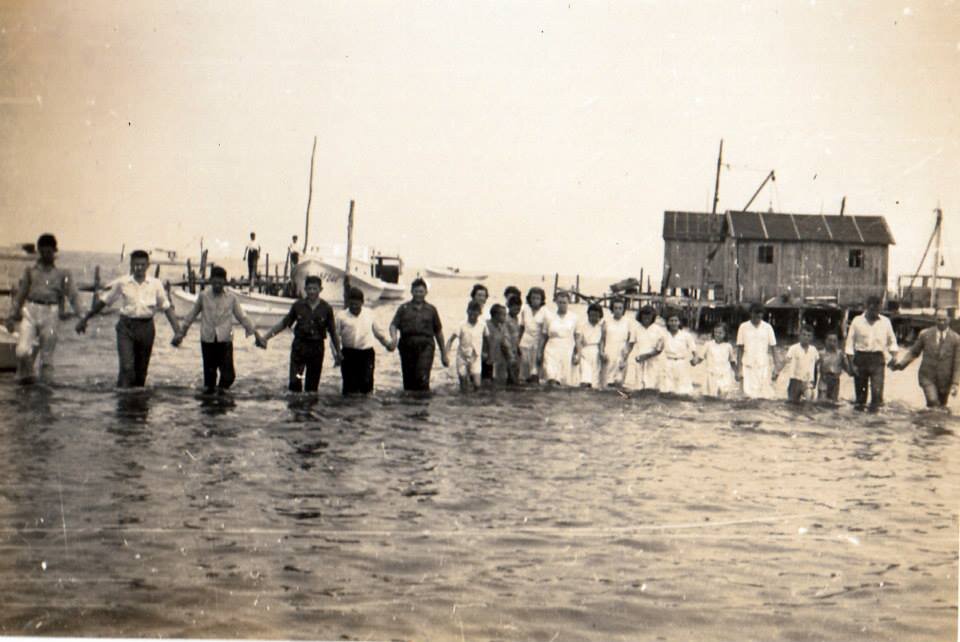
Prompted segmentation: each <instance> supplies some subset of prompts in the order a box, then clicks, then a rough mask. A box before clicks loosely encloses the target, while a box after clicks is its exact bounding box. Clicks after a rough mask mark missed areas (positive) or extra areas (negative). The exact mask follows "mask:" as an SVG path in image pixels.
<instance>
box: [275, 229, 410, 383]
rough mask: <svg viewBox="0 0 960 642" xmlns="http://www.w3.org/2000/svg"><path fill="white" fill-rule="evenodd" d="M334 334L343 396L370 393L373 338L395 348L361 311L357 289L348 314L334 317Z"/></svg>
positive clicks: (349, 298) (370, 316)
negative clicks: (340, 358)
mask: <svg viewBox="0 0 960 642" xmlns="http://www.w3.org/2000/svg"><path fill="white" fill-rule="evenodd" d="M294 238H296V237H294ZM337 333H338V334H339V335H340V346H341V350H342V352H343V362H342V363H341V364H340V374H341V375H342V377H343V394H344V395H349V394H355V393H359V394H369V393H371V392H373V370H374V367H375V365H376V354H375V353H374V351H373V340H374V338H376V340H377V341H379V342H380V343H381V344H382V345H383V347H384V348H386V349H387V350H388V351H390V352H393V350H394V348H395V347H396V346H394V345H393V343H391V342H390V339H389V338H388V337H387V336H386V335H385V334H384V333H383V332H382V331H381V329H380V327H379V326H378V325H377V323H376V321H375V320H374V318H373V314H371V312H370V311H369V310H367V309H366V308H364V307H363V291H362V290H361V289H360V288H350V292H349V293H348V295H347V311H346V312H344V313H343V314H340V315H338V316H337Z"/></svg>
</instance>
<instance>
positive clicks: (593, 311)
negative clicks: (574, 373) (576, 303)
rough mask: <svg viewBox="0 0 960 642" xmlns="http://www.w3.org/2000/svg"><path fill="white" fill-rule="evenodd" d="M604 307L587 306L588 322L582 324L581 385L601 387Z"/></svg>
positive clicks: (583, 386) (592, 304) (593, 304)
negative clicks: (601, 344) (601, 342)
mask: <svg viewBox="0 0 960 642" xmlns="http://www.w3.org/2000/svg"><path fill="white" fill-rule="evenodd" d="M602 318H603V308H601V307H600V305H599V304H597V303H591V304H590V306H589V307H587V322H586V323H584V324H583V325H581V326H580V339H579V342H580V387H582V388H599V387H600V340H601V338H602V337H603V326H602V324H601V323H600V320H601V319H602Z"/></svg>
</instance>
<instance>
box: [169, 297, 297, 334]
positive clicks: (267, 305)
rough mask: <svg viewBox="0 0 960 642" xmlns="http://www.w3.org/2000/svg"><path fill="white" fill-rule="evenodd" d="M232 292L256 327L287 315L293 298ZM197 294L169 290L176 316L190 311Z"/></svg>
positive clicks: (266, 326)
mask: <svg viewBox="0 0 960 642" xmlns="http://www.w3.org/2000/svg"><path fill="white" fill-rule="evenodd" d="M232 292H233V293H234V294H236V295H237V298H238V299H239V300H240V304H241V305H242V306H243V311H244V312H246V313H247V316H248V317H250V320H251V321H253V325H255V326H256V327H258V328H269V327H272V326H274V325H276V324H277V322H278V321H280V320H281V319H283V317H285V316H286V315H287V313H288V312H289V311H290V306H291V305H293V302H294V299H287V298H284V297H267V295H263V294H261V295H257V296H258V297H266V298H267V299H268V300H262V299H251V298H250V295H249V294H248V293H245V292H239V291H235V290H232ZM197 296H198V295H196V294H190V292H188V291H186V290H179V289H175V290H171V291H170V299H171V302H172V303H173V307H174V309H175V310H176V314H177V316H179V317H181V318H182V317H184V316H186V315H187V313H189V312H190V308H192V307H193V304H194V303H196V301H197ZM270 299H272V300H270Z"/></svg>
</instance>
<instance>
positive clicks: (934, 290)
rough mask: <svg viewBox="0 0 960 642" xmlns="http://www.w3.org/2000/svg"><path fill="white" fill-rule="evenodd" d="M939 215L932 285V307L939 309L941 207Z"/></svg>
mask: <svg viewBox="0 0 960 642" xmlns="http://www.w3.org/2000/svg"><path fill="white" fill-rule="evenodd" d="M935 211H936V213H937V226H936V228H935V229H934V234H936V235H937V242H936V244H935V245H934V246H933V283H931V284H930V307H931V308H934V309H936V307H937V273H938V272H939V271H940V253H941V252H942V251H943V210H941V209H940V208H939V207H938V208H937V209H936V210H935Z"/></svg>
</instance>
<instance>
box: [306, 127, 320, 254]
mask: <svg viewBox="0 0 960 642" xmlns="http://www.w3.org/2000/svg"><path fill="white" fill-rule="evenodd" d="M316 155H317V137H316V136H314V137H313V151H312V152H310V185H309V186H308V187H307V216H306V222H305V223H304V224H303V253H304V254H306V253H307V239H308V238H309V236H310V202H311V201H312V200H313V159H314V158H315V157H316Z"/></svg>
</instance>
